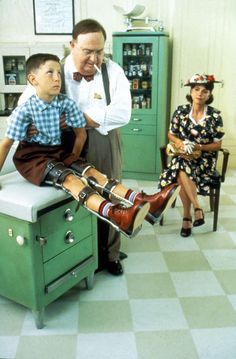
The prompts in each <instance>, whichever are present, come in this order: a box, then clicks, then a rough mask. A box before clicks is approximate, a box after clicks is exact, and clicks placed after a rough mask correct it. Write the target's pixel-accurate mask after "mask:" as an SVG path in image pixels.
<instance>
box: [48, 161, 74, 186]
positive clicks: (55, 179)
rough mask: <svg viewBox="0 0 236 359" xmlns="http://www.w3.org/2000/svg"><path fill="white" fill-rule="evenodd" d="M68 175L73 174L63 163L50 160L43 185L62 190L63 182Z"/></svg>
mask: <svg viewBox="0 0 236 359" xmlns="http://www.w3.org/2000/svg"><path fill="white" fill-rule="evenodd" d="M69 174H74V172H73V171H72V170H71V169H70V168H67V167H66V166H65V165H64V163H63V162H57V161H55V160H52V161H50V162H48V164H47V167H46V169H45V173H44V176H45V183H48V184H51V185H53V186H55V187H61V188H63V189H64V187H63V182H64V180H65V178H66V176H68V175H69Z"/></svg>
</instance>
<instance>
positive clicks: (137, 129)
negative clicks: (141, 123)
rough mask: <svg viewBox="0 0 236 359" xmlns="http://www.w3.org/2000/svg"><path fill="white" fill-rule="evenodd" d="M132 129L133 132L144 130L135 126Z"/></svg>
mask: <svg viewBox="0 0 236 359" xmlns="http://www.w3.org/2000/svg"><path fill="white" fill-rule="evenodd" d="M132 131H133V132H142V129H141V128H133V129H132Z"/></svg>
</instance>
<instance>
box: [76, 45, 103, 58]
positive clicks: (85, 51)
mask: <svg viewBox="0 0 236 359" xmlns="http://www.w3.org/2000/svg"><path fill="white" fill-rule="evenodd" d="M77 48H78V49H79V50H80V51H81V52H82V54H83V56H84V57H90V56H93V55H95V56H96V57H102V56H103V55H104V49H100V50H89V49H82V48H81V47H79V46H78V45H77Z"/></svg>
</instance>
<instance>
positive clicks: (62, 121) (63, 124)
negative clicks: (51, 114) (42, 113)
mask: <svg viewBox="0 0 236 359" xmlns="http://www.w3.org/2000/svg"><path fill="white" fill-rule="evenodd" d="M67 127H68V126H67V124H66V115H65V114H64V113H62V114H61V117H60V128H61V129H62V130H65V129H66V128H67Z"/></svg>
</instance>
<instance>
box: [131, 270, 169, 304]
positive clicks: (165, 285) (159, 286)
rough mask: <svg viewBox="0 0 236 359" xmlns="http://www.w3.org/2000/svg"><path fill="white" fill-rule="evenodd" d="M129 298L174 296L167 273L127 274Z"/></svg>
mask: <svg viewBox="0 0 236 359" xmlns="http://www.w3.org/2000/svg"><path fill="white" fill-rule="evenodd" d="M126 278H127V285H128V294H129V298H130V299H141V298H144V299H145V298H146V299H147V298H171V297H176V291H175V288H174V286H173V283H172V280H171V278H170V275H169V273H147V274H127V275H126Z"/></svg>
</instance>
